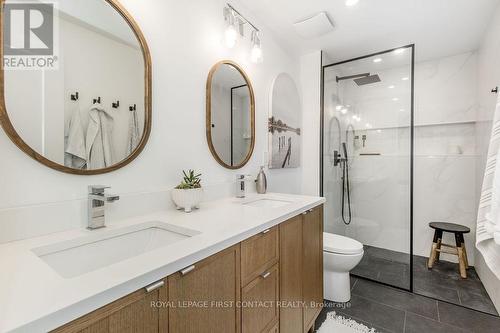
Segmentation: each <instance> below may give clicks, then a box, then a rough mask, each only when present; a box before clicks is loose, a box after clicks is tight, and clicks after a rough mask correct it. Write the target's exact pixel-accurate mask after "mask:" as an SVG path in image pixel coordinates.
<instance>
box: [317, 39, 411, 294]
mask: <svg viewBox="0 0 500 333" xmlns="http://www.w3.org/2000/svg"><path fill="white" fill-rule="evenodd" d="M398 49H410V50H411V114H410V198H409V199H410V272H409V273H410V288H409V289H407V288H403V287H399V286H394V285H391V284H388V283H385V282H382V281H377V280H373V279H369V278H366V277H362V276H356V275H354V274H353V276H356V277H359V278H362V279H365V280H369V281H373V282H376V283H379V284H382V285H386V286H389V287H393V288H397V289H401V290H405V291H409V292H411V293H413V292H414V289H413V265H414V260H413V190H414V179H413V178H414V159H415V151H414V149H415V138H414V136H415V44H408V45H404V46H400V47H395V48H392V49H389V50H385V51H381V52H377V53H372V54H368V55H364V56H361V57H357V58H352V59H348V60H343V61H340V62H336V63H333V64H328V65H323V52H321V87H320V90H321V93H320V103H321V110H320V113H321V115H320V117H321V119H320V154H319V156H320V157H319V158H320V162H319V169H320V170H319V178H320V195H321V196H323V194H324V192H323V190H324V188H323V173H324V167H323V163H324V157H323V149H324V144H325V143H324V140H325V135H324V134H325V133H324V131H325V130H324V125H325V120H324V115H325V104H324V102H325V95H324V83H325V69H327V68H329V67H333V66H338V65H342V64H345V63H348V62H353V61H357V60H362V59H366V58H370V57H374V56H377V55H381V54H386V53H390V52H394V51H396V50H398Z"/></svg>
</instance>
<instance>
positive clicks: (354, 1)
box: [345, 0, 359, 7]
mask: <svg viewBox="0 0 500 333" xmlns="http://www.w3.org/2000/svg"><path fill="white" fill-rule="evenodd" d="M358 2H359V0H346V2H345V5H346V6H348V7H352V6H355V5H357V4H358Z"/></svg>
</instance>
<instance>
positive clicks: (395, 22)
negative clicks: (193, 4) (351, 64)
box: [240, 0, 500, 61]
mask: <svg viewBox="0 0 500 333" xmlns="http://www.w3.org/2000/svg"><path fill="white" fill-rule="evenodd" d="M240 2H242V3H243V4H244V5H245V6H246V7H247V8H248V9H249V10H250V11H252V13H253V14H254V15H255V16H256V17H258V18H259V20H260V21H262V23H263V24H265V25H266V26H267V27H268V28H269V29H271V31H272V33H273V35H274V37H275V38H277V39H278V41H279V42H280V43H281V44H282V45H283V46H284V47H285V48H286V49H287V50H289V51H293V52H296V53H297V54H304V53H307V52H309V51H313V50H319V49H322V50H323V51H325V52H326V53H327V55H328V57H329V58H331V60H332V61H340V60H345V59H350V58H353V57H357V56H361V55H366V54H370V53H374V52H379V51H383V50H386V49H391V48H394V47H398V46H402V45H406V44H411V43H415V44H416V52H417V59H418V60H420V61H422V60H427V59H434V58H439V57H443V56H448V55H454V54H459V53H462V52H467V51H472V50H476V49H477V48H478V46H479V44H480V42H481V40H482V37H483V35H484V33H485V31H486V28H487V26H488V24H489V22H490V20H491V18H492V15H493V13H494V10H495V8H496V7H497V5H498V4H499V3H500V0H360V1H359V3H358V4H357V5H356V6H354V7H347V6H346V5H345V0H272V1H271V0H240ZM321 11H326V12H327V13H328V15H329V16H330V18H331V19H332V21H333V22H334V24H335V30H334V31H333V32H332V33H330V34H327V35H325V36H322V37H319V38H315V39H310V40H306V39H303V38H301V37H300V36H299V35H298V34H297V33H296V32H295V30H294V28H293V23H294V22H296V21H299V20H302V19H305V18H308V17H310V16H312V15H314V14H316V13H318V12H321ZM499 38H500V36H499ZM264 47H265V46H264Z"/></svg>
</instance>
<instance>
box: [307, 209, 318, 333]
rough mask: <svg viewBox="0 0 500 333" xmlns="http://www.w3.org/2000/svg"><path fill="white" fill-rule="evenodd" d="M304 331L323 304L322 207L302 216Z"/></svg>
mask: <svg viewBox="0 0 500 333" xmlns="http://www.w3.org/2000/svg"><path fill="white" fill-rule="evenodd" d="M302 217H303V223H302V233H303V241H302V247H303V257H302V258H303V259H302V260H303V270H302V271H303V275H302V277H303V281H302V293H303V297H304V331H305V332H307V331H308V330H309V328H310V327H311V326H312V325H313V324H314V321H315V320H316V318H317V316H318V315H319V313H320V312H321V304H323V206H320V207H318V208H315V209H313V210H312V211H309V212H308V213H307V214H304V215H302Z"/></svg>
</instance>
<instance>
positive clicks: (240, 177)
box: [236, 174, 252, 181]
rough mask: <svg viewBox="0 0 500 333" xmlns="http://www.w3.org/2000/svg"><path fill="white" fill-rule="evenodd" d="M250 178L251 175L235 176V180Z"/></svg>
mask: <svg viewBox="0 0 500 333" xmlns="http://www.w3.org/2000/svg"><path fill="white" fill-rule="evenodd" d="M250 177H252V175H243V174H241V175H236V180H240V181H241V180H248V179H249V178H250Z"/></svg>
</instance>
